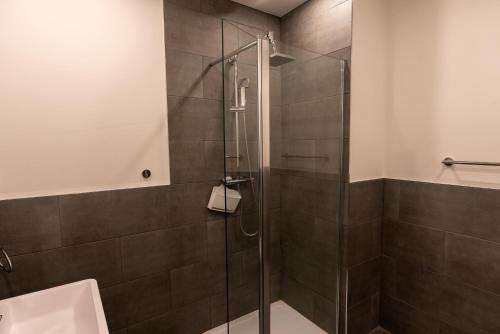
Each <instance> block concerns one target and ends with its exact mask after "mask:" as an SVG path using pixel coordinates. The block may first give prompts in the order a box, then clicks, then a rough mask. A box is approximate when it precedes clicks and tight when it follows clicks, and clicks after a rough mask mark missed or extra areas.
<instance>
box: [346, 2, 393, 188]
mask: <svg viewBox="0 0 500 334" xmlns="http://www.w3.org/2000/svg"><path fill="white" fill-rule="evenodd" d="M389 4H390V2H389V0H354V1H353V32H352V58H351V62H352V68H351V132H350V133H351V138H350V152H349V154H350V171H349V172H350V178H351V181H353V182H354V181H361V180H369V179H376V178H380V177H382V175H383V174H384V164H385V156H386V137H385V136H386V127H387V110H388V108H389V93H390V91H389V34H390V31H389Z"/></svg>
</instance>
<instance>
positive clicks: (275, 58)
mask: <svg viewBox="0 0 500 334" xmlns="http://www.w3.org/2000/svg"><path fill="white" fill-rule="evenodd" d="M296 59H297V58H295V57H293V56H290V55H287V54H285V53H280V52H274V53H273V54H272V55H271V56H269V65H271V66H272V67H278V66H281V65H285V64H287V63H289V62H291V61H294V60H296Z"/></svg>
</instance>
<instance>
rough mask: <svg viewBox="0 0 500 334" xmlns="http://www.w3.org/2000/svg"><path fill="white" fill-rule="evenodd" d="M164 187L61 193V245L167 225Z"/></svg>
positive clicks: (166, 197) (166, 202) (166, 199)
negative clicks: (65, 194) (63, 194)
mask: <svg viewBox="0 0 500 334" xmlns="http://www.w3.org/2000/svg"><path fill="white" fill-rule="evenodd" d="M167 194H168V190H167V188H166V187H151V188H140V189H127V190H119V191H103V192H95V193H85V194H77V195H67V196H61V197H60V199H59V201H60V210H61V229H62V236H63V243H64V245H72V244H79V243H84V242H90V241H96V240H103V239H109V238H114V237H119V236H123V235H128V234H134V233H140V232H145V231H150V230H157V229H160V228H165V227H166V226H167V208H168V204H169V203H168V196H167Z"/></svg>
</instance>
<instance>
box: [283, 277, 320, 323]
mask: <svg viewBox="0 0 500 334" xmlns="http://www.w3.org/2000/svg"><path fill="white" fill-rule="evenodd" d="M281 288H282V291H281V294H282V296H281V297H282V298H283V301H285V302H286V303H287V304H288V305H290V306H291V307H293V308H294V309H296V310H297V311H299V312H300V313H301V314H302V315H303V316H305V317H306V318H308V319H314V293H313V292H312V291H311V290H310V289H308V288H306V287H304V286H303V285H301V284H300V283H298V282H296V281H295V280H294V279H292V278H290V277H289V276H288V275H283V276H282V281H281Z"/></svg>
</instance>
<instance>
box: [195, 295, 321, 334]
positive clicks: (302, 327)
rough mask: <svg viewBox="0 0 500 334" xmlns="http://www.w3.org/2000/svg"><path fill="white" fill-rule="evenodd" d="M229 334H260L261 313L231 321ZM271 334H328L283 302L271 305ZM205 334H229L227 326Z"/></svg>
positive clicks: (255, 312) (256, 312) (253, 313)
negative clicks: (228, 333)
mask: <svg viewBox="0 0 500 334" xmlns="http://www.w3.org/2000/svg"><path fill="white" fill-rule="evenodd" d="M229 332H230V333H237V334H255V333H258V332H259V312H258V311H254V312H252V313H249V314H246V315H244V316H242V317H240V318H237V319H235V320H233V321H231V322H230V323H229ZM271 333H273V334H292V333H300V334H327V333H326V332H325V331H324V330H322V329H321V328H319V327H318V326H316V325H315V324H314V323H312V322H311V321H310V320H309V319H307V318H306V317H304V316H303V315H302V314H300V313H299V312H297V311H296V310H294V309H293V308H291V307H290V306H289V305H288V304H287V303H285V302H284V301H282V300H279V301H277V302H274V303H272V304H271ZM204 334H227V324H224V325H222V326H219V327H217V328H214V329H211V330H209V331H208V332H205V333H204Z"/></svg>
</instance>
